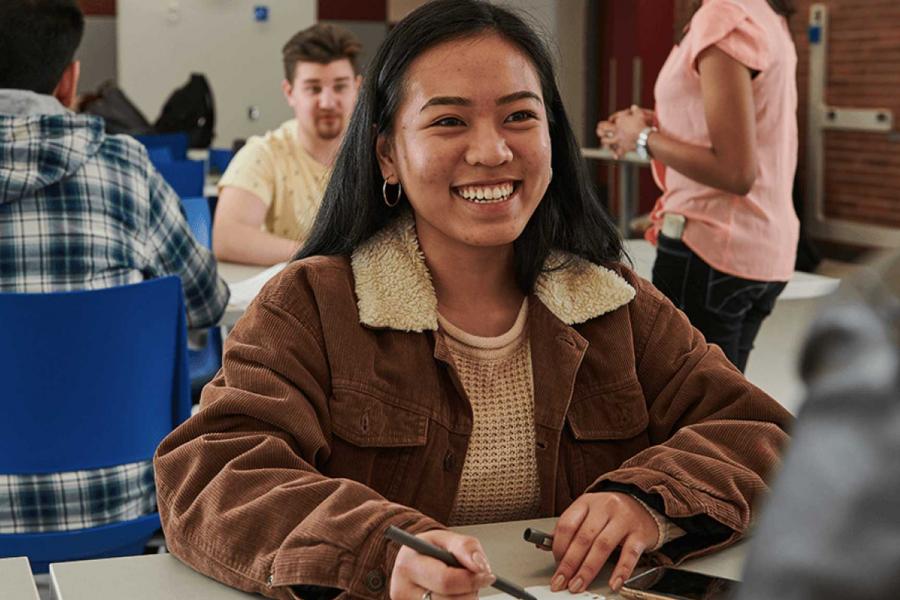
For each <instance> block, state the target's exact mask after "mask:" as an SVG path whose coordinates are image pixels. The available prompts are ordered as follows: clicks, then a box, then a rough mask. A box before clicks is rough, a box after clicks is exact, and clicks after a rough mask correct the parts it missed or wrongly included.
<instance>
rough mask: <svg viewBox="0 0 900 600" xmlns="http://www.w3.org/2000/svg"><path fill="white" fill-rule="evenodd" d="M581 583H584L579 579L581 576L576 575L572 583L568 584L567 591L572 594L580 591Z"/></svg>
mask: <svg viewBox="0 0 900 600" xmlns="http://www.w3.org/2000/svg"><path fill="white" fill-rule="evenodd" d="M582 585H584V581H582V580H581V577H576V578H575V579H573V580H572V583H570V584H569V591H570V592H572V593H573V594H577V593H578V592H580V591H581V586H582Z"/></svg>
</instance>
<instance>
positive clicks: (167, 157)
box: [147, 146, 175, 167]
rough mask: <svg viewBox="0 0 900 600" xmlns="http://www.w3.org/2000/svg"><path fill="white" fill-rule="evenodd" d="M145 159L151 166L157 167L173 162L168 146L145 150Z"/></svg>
mask: <svg viewBox="0 0 900 600" xmlns="http://www.w3.org/2000/svg"><path fill="white" fill-rule="evenodd" d="M147 157H148V158H149V159H150V162H152V163H153V166H155V167H159V165H161V164H163V163H169V162H172V161H173V160H175V158H174V157H173V156H172V149H171V148H169V147H168V146H159V147H158V148H147Z"/></svg>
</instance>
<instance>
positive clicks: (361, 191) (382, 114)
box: [295, 0, 622, 293]
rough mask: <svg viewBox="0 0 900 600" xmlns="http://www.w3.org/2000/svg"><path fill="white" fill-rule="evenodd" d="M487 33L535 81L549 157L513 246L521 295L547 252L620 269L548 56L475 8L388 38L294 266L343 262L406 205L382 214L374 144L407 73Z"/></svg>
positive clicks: (500, 17)
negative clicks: (504, 44) (513, 51)
mask: <svg viewBox="0 0 900 600" xmlns="http://www.w3.org/2000/svg"><path fill="white" fill-rule="evenodd" d="M484 33H496V34H497V35H500V36H501V37H503V38H505V39H507V40H509V41H510V42H512V43H513V44H515V45H516V46H517V47H519V48H520V49H521V50H522V52H523V53H524V54H525V56H527V57H528V58H529V59H530V60H531V63H532V65H534V68H535V70H536V71H537V74H538V76H539V78H540V81H541V91H542V93H543V96H544V105H545V106H546V111H547V121H548V125H549V130H550V142H551V148H552V153H553V156H552V163H551V166H552V168H553V179H552V180H551V182H550V185H549V187H548V188H547V192H546V193H545V195H544V198H543V200H542V201H541V203H540V204H539V205H538V208H537V209H536V210H535V213H534V215H533V216H532V217H531V220H530V221H529V222H528V224H527V225H526V227H525V230H524V231H523V232H522V234H521V235H520V236H519V238H518V239H517V240H516V241H515V242H514V245H513V248H514V261H515V276H516V283H517V284H518V286H519V288H520V289H521V290H522V291H523V292H524V293H531V292H532V291H533V288H534V283H535V281H536V280H537V277H538V275H540V273H541V270H542V268H543V267H544V261H545V259H546V258H547V256H548V254H549V253H550V252H551V250H554V249H558V250H565V251H567V252H570V253H572V254H575V255H577V256H581V257H583V258H585V259H587V260H589V261H592V262H595V263H601V264H609V263H612V262H616V261H618V260H620V258H621V256H622V240H621V238H620V236H619V233H618V231H617V230H616V228H615V226H614V225H613V223H612V221H611V220H610V218H609V217H608V215H607V214H606V212H605V210H604V208H603V206H602V205H601V204H600V202H599V200H598V199H597V197H596V194H595V193H594V191H593V189H592V187H591V185H590V183H589V181H588V179H587V176H586V173H585V169H584V162H583V159H582V157H581V151H580V149H579V147H578V144H577V143H576V141H575V136H574V134H573V133H572V128H571V126H570V125H569V120H568V119H567V118H566V112H565V109H564V108H563V104H562V99H561V98H560V94H559V90H558V89H557V86H556V78H555V74H554V69H553V62H552V59H551V57H550V53H549V52H548V50H547V48H546V46H545V45H544V43H543V42H542V40H541V38H540V37H539V36H538V34H537V33H536V32H535V30H534V29H533V28H532V27H530V26H529V25H528V24H527V23H526V21H525V20H524V19H523V18H522V17H520V16H518V15H517V14H515V13H514V12H512V11H511V10H509V9H507V8H502V7H499V6H495V5H493V4H490V3H488V2H485V1H482V0H432V1H431V2H428V3H426V4H424V5H422V6H421V7H419V8H418V9H416V10H414V11H413V12H412V13H410V14H409V16H407V17H406V18H405V19H403V20H402V21H400V23H398V24H397V26H396V27H395V28H394V29H393V30H392V31H391V32H390V33H389V34H388V36H387V39H385V41H384V43H383V44H382V45H381V47H380V48H379V49H378V52H377V53H376V54H375V57H374V58H373V59H372V62H371V64H370V66H369V68H368V71H367V73H366V76H365V80H364V82H363V86H362V90H361V92H360V94H359V99H358V101H357V104H356V108H355V109H354V111H353V117H352V118H351V119H350V124H349V126H348V128H347V134H346V137H345V138H344V141H343V143H342V144H341V148H340V151H339V152H338V156H337V158H336V160H335V164H334V170H333V172H332V175H331V180H330V182H329V183H328V187H327V189H326V191H325V198H324V199H323V201H322V207H321V209H320V210H319V213H318V215H317V217H316V221H315V224H314V225H313V229H312V232H311V233H310V236H309V238H308V240H307V242H306V244H305V245H304V246H303V247H302V248H301V249H300V251H299V252H298V253H297V255H296V257H295V259H300V258H305V257H308V256H314V255H346V254H350V253H351V252H352V251H353V250H354V249H355V248H356V247H357V246H359V245H360V244H362V243H363V242H365V241H366V240H367V239H369V238H370V237H371V236H372V235H373V234H374V233H376V232H377V231H379V230H380V229H381V228H383V227H384V226H385V225H387V224H388V222H389V221H391V220H392V219H393V218H394V217H395V216H396V215H397V214H398V213H399V212H400V211H401V210H402V207H403V204H405V203H406V202H407V201H406V200H405V199H404V200H403V201H402V202H401V205H400V206H398V207H396V208H389V207H388V206H387V205H386V204H385V203H384V200H383V198H382V183H383V180H382V178H381V170H380V169H379V165H378V159H377V157H376V153H375V142H376V139H377V136H378V135H379V134H383V135H386V136H389V135H390V134H391V132H392V127H393V125H394V117H395V115H396V114H397V110H398V109H399V107H400V103H401V101H402V99H403V90H404V83H405V82H404V78H405V76H406V72H407V70H408V69H409V66H410V64H411V63H412V62H413V60H415V58H416V57H417V56H419V55H421V54H422V53H423V52H425V51H426V50H428V49H429V48H432V47H434V46H436V45H438V44H441V43H443V42H447V41H450V40H455V39H461V38H466V37H471V36H476V35H481V34H484Z"/></svg>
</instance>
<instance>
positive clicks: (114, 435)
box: [0, 276, 191, 573]
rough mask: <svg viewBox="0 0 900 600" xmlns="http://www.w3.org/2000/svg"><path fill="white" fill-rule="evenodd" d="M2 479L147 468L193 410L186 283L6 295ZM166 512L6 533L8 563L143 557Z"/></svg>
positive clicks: (3, 544)
mask: <svg viewBox="0 0 900 600" xmlns="http://www.w3.org/2000/svg"><path fill="white" fill-rule="evenodd" d="M0 321H2V323H3V327H2V328H0V381H2V386H3V392H2V394H0V411H2V413H0V414H2V415H3V418H2V419H0V473H7V474H38V473H50V472H61V471H78V470H83V469H97V468H102V467H109V466H113V465H118V464H126V463H131V462H136V461H141V460H147V459H150V458H151V457H152V456H153V453H154V451H155V449H156V447H157V445H159V442H160V441H161V440H162V438H163V437H164V436H165V435H166V434H168V433H169V432H170V431H171V430H172V429H173V428H174V427H175V426H176V425H178V424H179V423H181V422H182V421H184V420H185V419H186V418H187V417H188V416H189V415H190V410H191V400H190V389H189V380H188V377H187V354H186V351H185V349H186V345H187V344H186V337H185V316H184V300H183V298H182V292H181V281H180V279H179V278H178V277H171V276H170V277H163V278H160V279H154V280H150V281H145V282H142V283H138V284H133V285H126V286H121V287H114V288H108V289H102V290H92V291H79V292H61V293H47V294H18V293H0ZM159 527H160V522H159V514H158V513H153V514H150V515H145V516H142V517H139V518H137V519H134V520H130V521H124V522H120V523H114V524H110V525H103V526H100V527H91V528H86V529H77V530H72V531H59V532H47V533H28V534H0V556H27V557H28V558H29V560H30V561H31V566H32V570H34V572H37V573H42V572H46V571H47V568H48V565H49V563H50V562H61V561H67V560H81V559H89V558H103V557H109V556H123V555H128V554H140V553H141V552H142V550H143V547H144V546H145V545H146V543H147V540H148V539H149V538H150V537H151V536H152V535H153V534H154V532H156V531H157V530H158V529H159Z"/></svg>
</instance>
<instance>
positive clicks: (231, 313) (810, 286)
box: [219, 240, 840, 327]
mask: <svg viewBox="0 0 900 600" xmlns="http://www.w3.org/2000/svg"><path fill="white" fill-rule="evenodd" d="M625 251H626V252H627V253H628V255H629V256H630V257H631V259H632V261H634V268H635V270H636V271H637V273H638V275H640V276H641V277H643V278H645V279H648V280H649V279H651V278H652V271H653V261H654V260H655V259H656V248H654V247H653V245H652V244H650V242H648V241H646V240H625ZM266 269H267V267H258V266H253V265H239V264H236V263H228V262H220V263H219V274H220V275H221V276H222V278H223V279H224V280H225V281H226V282H227V283H229V284H232V283H237V282H239V281H244V280H246V279H250V278H251V277H254V276H256V275H258V274H260V273H261V272H263V271H265V270H266ZM839 284H840V280H839V279H834V278H833V277H825V276H823V275H815V274H813V273H804V272H801V271H795V272H794V276H793V277H792V278H791V280H790V281H789V282H788V284H787V286H786V287H785V289H784V291H783V292H782V293H781V295H780V296H779V297H778V299H779V300H801V299H808V298H821V297H824V296H827V295H829V294H831V293H832V292H834V291H835V290H836V289H837V287H838V285H839ZM243 313H244V309H243V308H241V307H236V306H232V305H229V306H228V307H227V308H226V309H225V314H224V315H223V317H222V321H221V324H222V325H223V326H225V327H231V326H233V325H234V323H235V322H236V321H237V320H238V319H239V318H240V316H241V315H242V314H243Z"/></svg>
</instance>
